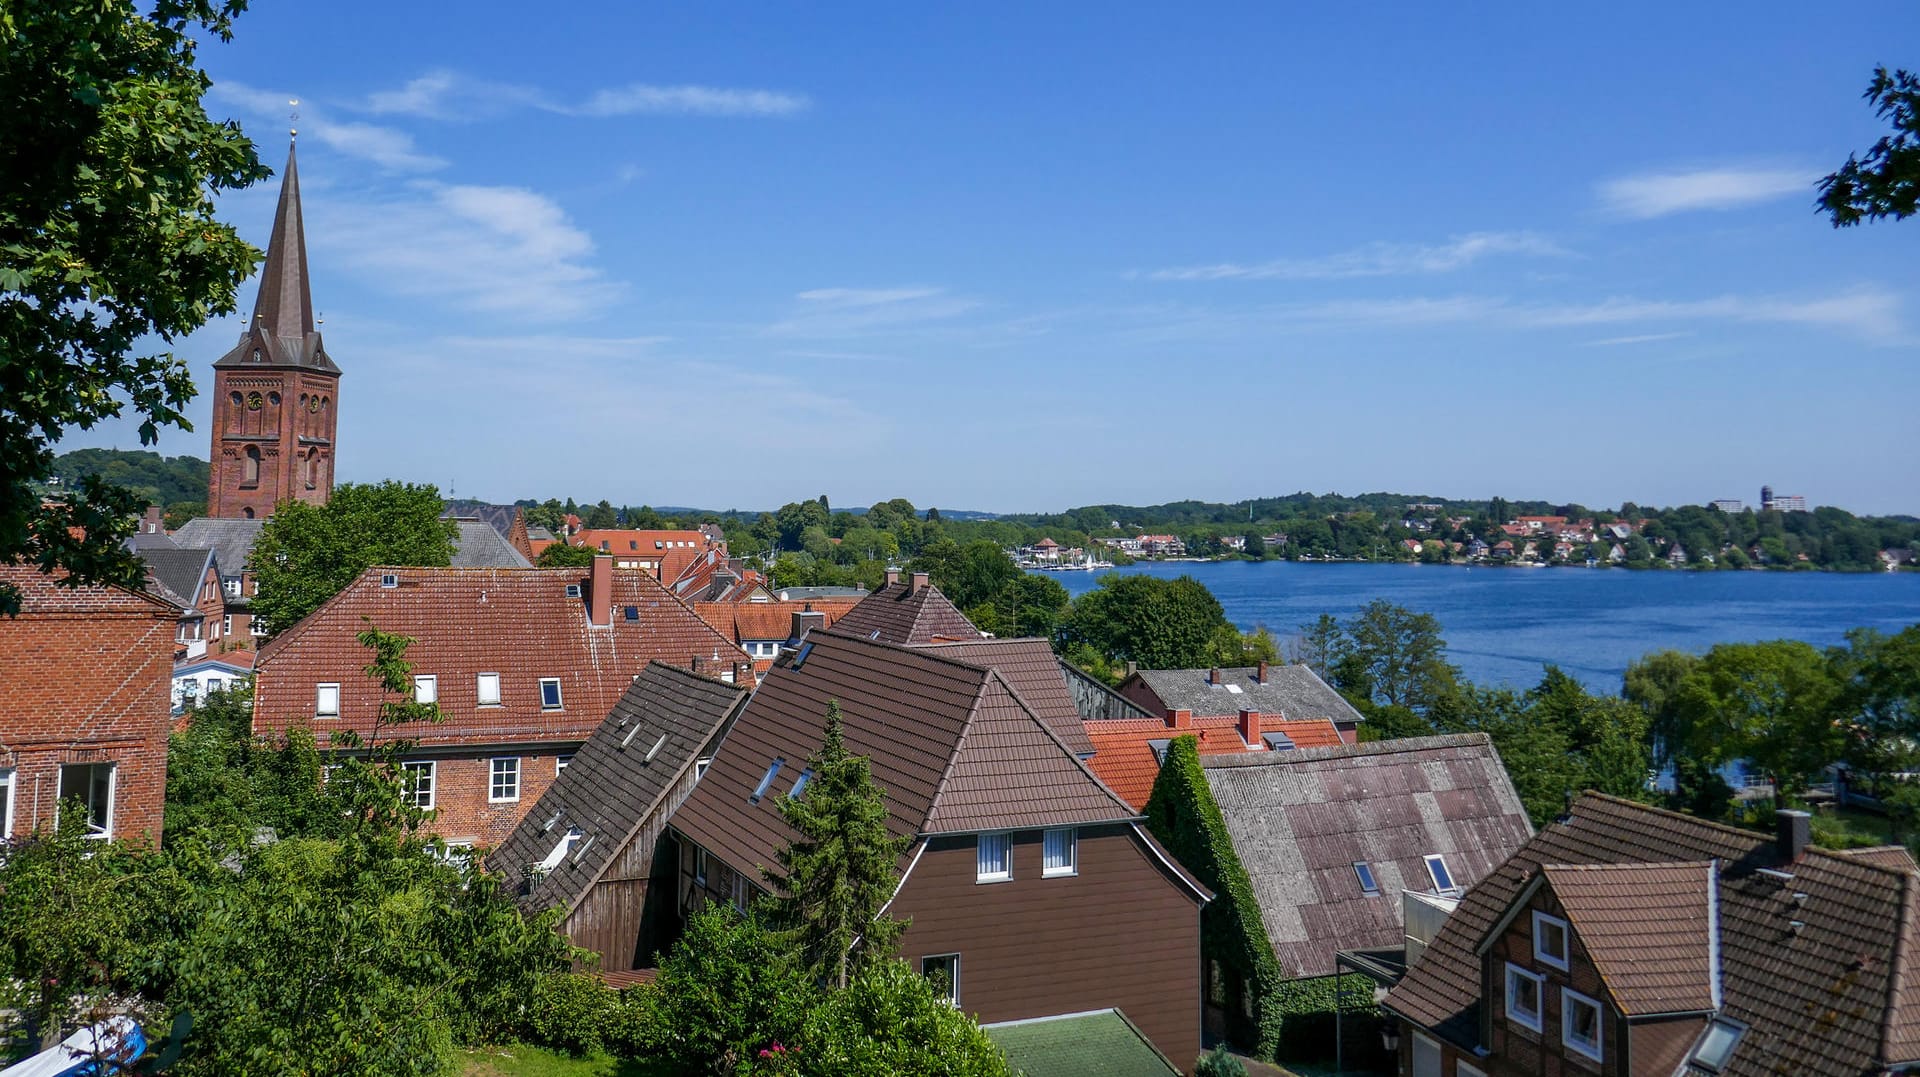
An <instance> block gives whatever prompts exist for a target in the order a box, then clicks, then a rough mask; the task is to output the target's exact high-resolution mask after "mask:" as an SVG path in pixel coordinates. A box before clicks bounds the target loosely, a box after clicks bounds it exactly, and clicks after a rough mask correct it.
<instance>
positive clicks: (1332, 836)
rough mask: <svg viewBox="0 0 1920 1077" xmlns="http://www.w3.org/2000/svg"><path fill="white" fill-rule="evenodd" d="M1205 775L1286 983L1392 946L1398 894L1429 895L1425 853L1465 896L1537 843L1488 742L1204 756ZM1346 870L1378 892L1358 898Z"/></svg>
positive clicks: (1399, 927)
mask: <svg viewBox="0 0 1920 1077" xmlns="http://www.w3.org/2000/svg"><path fill="white" fill-rule="evenodd" d="M1200 766H1201V772H1202V773H1203V774H1205V775H1206V779H1207V786H1208V788H1209V789H1211V790H1212V793H1213V799H1214V803H1215V804H1217V805H1218V806H1219V808H1220V815H1221V817H1222V819H1224V820H1225V822H1226V828H1227V835H1228V837H1229V838H1230V839H1231V840H1232V842H1233V848H1234V852H1235V853H1236V854H1238V856H1239V858H1240V862H1241V864H1242V865H1243V866H1245V868H1246V869H1247V875H1248V876H1249V877H1250V878H1251V880H1252V882H1253V893H1254V899H1255V900H1256V901H1258V902H1259V903H1260V919H1261V921H1262V922H1263V923H1265V925H1266V928H1267V937H1268V938H1269V940H1270V941H1271V942H1272V943H1273V949H1274V954H1275V956H1277V957H1278V958H1279V959H1280V967H1281V970H1282V971H1283V972H1284V973H1285V974H1286V975H1288V976H1325V975H1329V974H1331V973H1332V972H1333V955H1334V951H1335V950H1347V949H1356V948H1366V947H1378V946H1392V945H1396V944H1398V943H1399V942H1400V940H1401V939H1402V938H1403V937H1404V935H1405V927H1404V924H1403V922H1402V918H1401V909H1400V894H1401V891H1402V890H1416V891H1429V892H1431V891H1432V890H1433V889H1434V886H1433V882H1432V880H1431V879H1430V878H1429V877H1428V874H1427V866H1426V862H1425V859H1424V858H1425V857H1426V856H1428V855H1430V854H1435V853H1438V854H1440V855H1441V856H1443V857H1445V859H1446V866H1447V869H1448V871H1449V872H1450V873H1451V875H1452V876H1453V881H1454V883H1455V884H1456V885H1458V886H1467V885H1471V884H1473V883H1475V882H1477V881H1479V880H1480V879H1482V878H1484V877H1486V875H1487V874H1488V873H1489V872H1491V871H1492V870H1493V869H1494V868H1496V867H1498V866H1499V865H1500V864H1501V863H1503V862H1505V861H1506V859H1507V858H1508V857H1509V856H1511V855H1512V854H1513V852H1514V850H1516V849H1518V848H1520V846H1521V845H1522V844H1524V843H1525V842H1526V840H1527V838H1528V837H1530V836H1531V835H1532V833H1533V828H1532V826H1531V825H1530V824H1529V823H1528V821H1527V813H1526V809H1524V808H1523V807H1522V806H1521V804H1520V797H1519V795H1518V794H1517V793H1515V792H1514V789H1513V783H1512V782H1511V781H1509V780H1508V779H1507V772H1506V768H1505V767H1503V766H1501V764H1500V756H1499V755H1498V754H1497V753H1496V752H1495V751H1494V750H1493V743H1492V741H1491V740H1489V739H1488V737H1487V735H1486V734H1484V733H1469V734H1462V735H1454V736H1443V737H1413V738H1408V739H1405V740H1391V741H1379V742H1374V743H1368V744H1354V745H1343V746H1341V747H1338V748H1309V749H1305V750H1299V751H1291V752H1242V753H1238V754H1233V755H1213V756H1202V757H1201V759H1200ZM1355 861H1364V862H1366V863H1367V864H1368V866H1369V867H1370V868H1371V869H1372V871H1373V876H1374V879H1375V881H1376V882H1377V883H1378V885H1379V890H1380V893H1379V894H1377V895H1373V896H1369V895H1367V894H1366V893H1365V892H1364V891H1363V890H1362V889H1361V886H1360V882H1359V879H1358V878H1357V876H1356V874H1355V872H1354V869H1353V864H1354V862H1355Z"/></svg>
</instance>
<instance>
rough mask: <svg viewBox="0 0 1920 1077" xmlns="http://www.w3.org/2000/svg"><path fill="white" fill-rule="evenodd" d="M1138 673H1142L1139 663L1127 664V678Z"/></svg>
mask: <svg viewBox="0 0 1920 1077" xmlns="http://www.w3.org/2000/svg"><path fill="white" fill-rule="evenodd" d="M1138 672H1140V663H1138V662H1128V663H1127V676H1129V677H1131V676H1133V675H1134V674H1136V673H1138Z"/></svg>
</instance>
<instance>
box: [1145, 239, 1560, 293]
mask: <svg viewBox="0 0 1920 1077" xmlns="http://www.w3.org/2000/svg"><path fill="white" fill-rule="evenodd" d="M1566 253H1567V252H1566V251H1564V250H1562V249H1561V248H1560V247H1558V246H1556V245H1555V244H1553V243H1552V242H1550V241H1548V240H1547V239H1545V238H1543V237H1541V236H1538V235H1535V234H1533V233H1531V232H1474V233H1470V234H1468V235H1464V236H1455V237H1454V238H1452V239H1450V240H1448V241H1447V242H1445V243H1442V244H1439V245H1432V246H1418V245H1411V244H1402V243H1370V244H1368V245H1366V246H1364V247H1357V248H1355V249H1353V250H1350V251H1343V252H1341V253H1339V254H1331V255H1326V256H1323V257H1319V258H1276V259H1274V260H1272V261H1269V262H1258V263H1254V264H1251V265H1244V264H1239V263H1234V262H1224V263H1220V264H1218V265H1204V266H1181V267H1175V268H1171V269H1160V270H1155V271H1153V272H1151V273H1148V274H1147V277H1148V278H1149V279H1151V280H1177V281H1204V280H1346V279H1351V278H1354V277H1388V276H1405V275H1412V274H1422V273H1446V272H1451V271H1453V270H1456V269H1464V268H1466V267H1467V266H1469V265H1472V264H1473V263H1475V262H1477V261H1479V260H1481V259H1482V258H1488V257H1493V256H1497V255H1509V254H1511V255H1528V256H1534V257H1552V256H1562V255H1565V254H1566Z"/></svg>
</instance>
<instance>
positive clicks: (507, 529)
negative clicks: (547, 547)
mask: <svg viewBox="0 0 1920 1077" xmlns="http://www.w3.org/2000/svg"><path fill="white" fill-rule="evenodd" d="M519 512H520V506H518V505H495V504H492V503H490V502H486V501H473V500H470V499H466V498H462V499H459V500H455V501H449V502H447V507H446V508H445V509H444V510H443V511H442V512H441V513H440V518H441V519H443V520H479V521H480V522H482V523H484V524H486V525H487V526H488V527H491V528H493V529H494V530H495V531H498V532H500V537H501V538H503V539H504V538H507V537H508V536H510V535H512V534H513V521H514V517H515V516H517V515H518V514H519ZM549 537H551V536H549Z"/></svg>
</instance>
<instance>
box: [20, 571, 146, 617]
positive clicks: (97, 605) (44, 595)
mask: <svg viewBox="0 0 1920 1077" xmlns="http://www.w3.org/2000/svg"><path fill="white" fill-rule="evenodd" d="M66 578H67V574H66V573H65V572H61V573H58V574H56V575H51V576H50V575H48V574H46V573H44V572H42V571H40V570H39V568H37V567H35V566H33V565H0V583H8V584H12V585H13V586H14V587H15V588H16V589H18V590H19V592H20V611H21V612H22V613H37V614H43V615H44V614H63V613H155V612H164V613H166V614H168V615H177V614H178V613H179V612H180V611H179V609H178V608H176V607H175V606H174V605H173V604H172V603H170V602H168V601H167V600H166V599H164V598H161V597H160V596H158V595H153V594H148V593H147V592H145V591H133V590H129V589H127V588H125V587H100V586H82V587H63V586H61V583H60V581H62V580H65V579H66Z"/></svg>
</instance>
